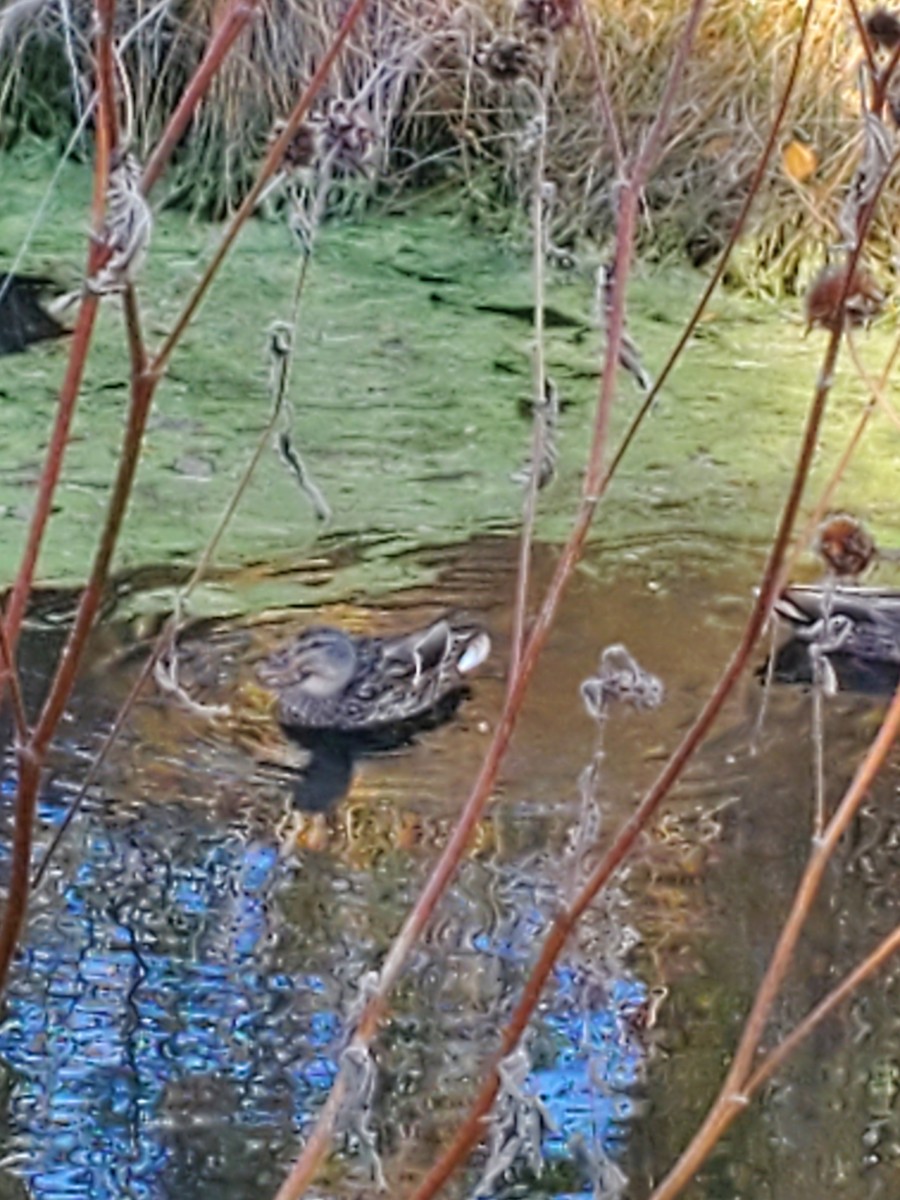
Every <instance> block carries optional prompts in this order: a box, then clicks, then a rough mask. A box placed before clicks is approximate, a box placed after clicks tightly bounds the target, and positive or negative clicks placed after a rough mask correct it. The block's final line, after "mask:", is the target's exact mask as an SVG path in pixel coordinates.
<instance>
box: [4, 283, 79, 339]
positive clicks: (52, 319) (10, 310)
mask: <svg viewBox="0 0 900 1200" xmlns="http://www.w3.org/2000/svg"><path fill="white" fill-rule="evenodd" d="M54 287H55V284H54V283H53V280H52V279H47V278H45V277H44V276H42V275H13V274H3V273H0V354H14V353H16V352H17V351H19V350H24V349H26V347H28V346H30V345H31V344H32V342H39V341H43V340H44V339H46V338H57V337H62V336H63V334H65V333H67V332H68V331H67V329H66V328H65V326H64V325H61V324H60V323H59V321H57V319H56V316H55V315H54V313H53V311H52V310H50V309H47V308H45V307H44V305H43V302H42V298H43V294H44V293H45V292H47V291H49V290H50V289H53V288H54Z"/></svg>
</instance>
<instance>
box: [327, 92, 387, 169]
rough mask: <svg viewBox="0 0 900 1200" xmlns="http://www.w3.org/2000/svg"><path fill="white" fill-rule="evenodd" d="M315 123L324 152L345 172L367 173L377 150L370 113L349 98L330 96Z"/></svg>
mask: <svg viewBox="0 0 900 1200" xmlns="http://www.w3.org/2000/svg"><path fill="white" fill-rule="evenodd" d="M316 125H317V127H318V134H319V138H320V140H321V146H322V153H323V154H324V155H325V156H326V157H327V158H329V159H330V160H331V161H332V162H333V163H334V165H335V167H337V168H338V169H339V170H341V171H343V172H344V174H345V175H368V174H369V168H370V167H371V163H372V158H373V155H374V153H375V139H376V132H377V131H376V128H375V123H374V121H373V120H372V117H371V114H370V113H368V112H367V111H366V110H365V109H363V108H362V106H360V105H357V106H356V107H354V106H353V104H352V103H351V102H350V101H348V100H331V101H330V102H329V104H328V107H327V109H326V110H325V113H324V115H323V116H320V117H319V118H318V119H317V121H316Z"/></svg>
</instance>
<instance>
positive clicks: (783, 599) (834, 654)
mask: <svg viewBox="0 0 900 1200" xmlns="http://www.w3.org/2000/svg"><path fill="white" fill-rule="evenodd" d="M775 613H776V615H777V616H778V617H779V618H780V619H781V621H782V622H783V623H784V624H785V625H786V626H787V628H788V631H789V637H788V639H787V641H785V642H784V643H783V644H782V645H781V646H780V647H779V649H778V650H777V651H776V654H775V661H774V663H773V664H772V670H773V678H774V679H775V680H776V681H778V682H780V683H807V684H808V683H812V682H813V679H814V678H815V677H816V671H817V669H818V670H821V669H824V671H825V677H826V681H827V683H829V684H830V685H831V690H842V691H852V692H862V693H864V694H866V695H872V696H881V695H889V694H890V693H891V692H893V691H895V690H896V688H897V685H898V683H900V592H897V591H888V590H879V589H877V588H849V587H833V586H828V585H826V586H824V587H789V588H786V589H785V591H784V592H783V593H782V594H781V596H780V597H779V598H778V600H777V601H776V602H775Z"/></svg>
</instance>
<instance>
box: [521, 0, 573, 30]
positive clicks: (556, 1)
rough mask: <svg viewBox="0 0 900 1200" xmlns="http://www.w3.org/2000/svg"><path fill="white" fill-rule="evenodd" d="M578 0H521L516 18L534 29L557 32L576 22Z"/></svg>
mask: <svg viewBox="0 0 900 1200" xmlns="http://www.w3.org/2000/svg"><path fill="white" fill-rule="evenodd" d="M576 13H577V0H519V3H518V5H517V6H516V20H517V21H521V22H522V23H523V25H528V26H530V27H531V28H532V29H543V30H546V31H547V32H548V33H557V32H558V31H559V30H560V29H565V28H566V26H567V25H573V24H574V23H575V16H576Z"/></svg>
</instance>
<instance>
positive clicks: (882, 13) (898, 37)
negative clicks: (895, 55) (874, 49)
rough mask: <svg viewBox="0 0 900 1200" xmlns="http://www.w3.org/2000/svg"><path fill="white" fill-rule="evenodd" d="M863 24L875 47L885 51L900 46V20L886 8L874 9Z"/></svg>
mask: <svg viewBox="0 0 900 1200" xmlns="http://www.w3.org/2000/svg"><path fill="white" fill-rule="evenodd" d="M863 24H864V25H865V28H866V33H867V34H868V35H869V40H870V41H871V42H872V44H873V45H875V46H880V47H882V48H883V49H884V50H893V49H894V48H895V47H896V46H900V19H898V18H897V17H896V16H895V15H894V14H893V13H892V12H889V11H888V10H887V9H886V8H873V9H872V11H871V12H870V13H869V14H868V16H867V17H866V19H865V21H864V22H863Z"/></svg>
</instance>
